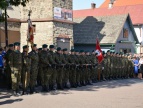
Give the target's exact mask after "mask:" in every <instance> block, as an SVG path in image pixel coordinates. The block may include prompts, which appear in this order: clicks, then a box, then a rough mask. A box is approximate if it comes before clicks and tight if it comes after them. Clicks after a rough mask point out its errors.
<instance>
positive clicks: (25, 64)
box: [22, 45, 31, 95]
mask: <svg viewBox="0 0 143 108" xmlns="http://www.w3.org/2000/svg"><path fill="white" fill-rule="evenodd" d="M28 51H29V46H28V45H25V46H23V53H22V88H23V93H22V94H23V95H25V94H28V91H27V89H28V87H29V85H30V67H31V59H30V57H29V56H28Z"/></svg>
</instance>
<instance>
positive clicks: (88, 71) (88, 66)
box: [85, 51, 92, 85]
mask: <svg viewBox="0 0 143 108" xmlns="http://www.w3.org/2000/svg"><path fill="white" fill-rule="evenodd" d="M85 54H86V56H85V62H86V83H87V84H88V85H92V81H91V69H92V66H91V56H90V53H89V51H86V52H85Z"/></svg>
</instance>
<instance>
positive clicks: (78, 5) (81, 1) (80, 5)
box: [73, 0, 105, 10]
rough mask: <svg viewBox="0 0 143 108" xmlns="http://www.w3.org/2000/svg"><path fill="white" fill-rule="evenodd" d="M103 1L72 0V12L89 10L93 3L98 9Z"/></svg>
mask: <svg viewBox="0 0 143 108" xmlns="http://www.w3.org/2000/svg"><path fill="white" fill-rule="evenodd" d="M104 1H105V0H73V10H80V9H89V8H91V3H95V4H96V7H99V6H100V5H101V4H102V3H103V2H104Z"/></svg>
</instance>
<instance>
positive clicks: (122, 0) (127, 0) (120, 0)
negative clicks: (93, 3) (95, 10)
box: [100, 0, 143, 8]
mask: <svg viewBox="0 0 143 108" xmlns="http://www.w3.org/2000/svg"><path fill="white" fill-rule="evenodd" d="M109 2H110V0H105V1H104V3H103V4H102V5H101V6H100V8H105V7H106V8H107V7H108V5H109ZM137 4H143V0H115V1H114V3H113V7H116V6H128V5H137Z"/></svg>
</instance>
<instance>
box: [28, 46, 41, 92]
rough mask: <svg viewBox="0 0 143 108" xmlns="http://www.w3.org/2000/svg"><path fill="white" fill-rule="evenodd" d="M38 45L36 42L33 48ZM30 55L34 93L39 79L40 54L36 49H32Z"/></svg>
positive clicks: (32, 89)
mask: <svg viewBox="0 0 143 108" xmlns="http://www.w3.org/2000/svg"><path fill="white" fill-rule="evenodd" d="M36 46H37V45H36V44H34V45H33V46H32V48H34V47H36ZM29 56H30V58H31V69H30V93H31V94H32V93H33V92H35V85H36V81H37V75H38V64H39V55H38V53H37V52H36V51H35V50H32V51H31V52H30V53H29Z"/></svg>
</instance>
